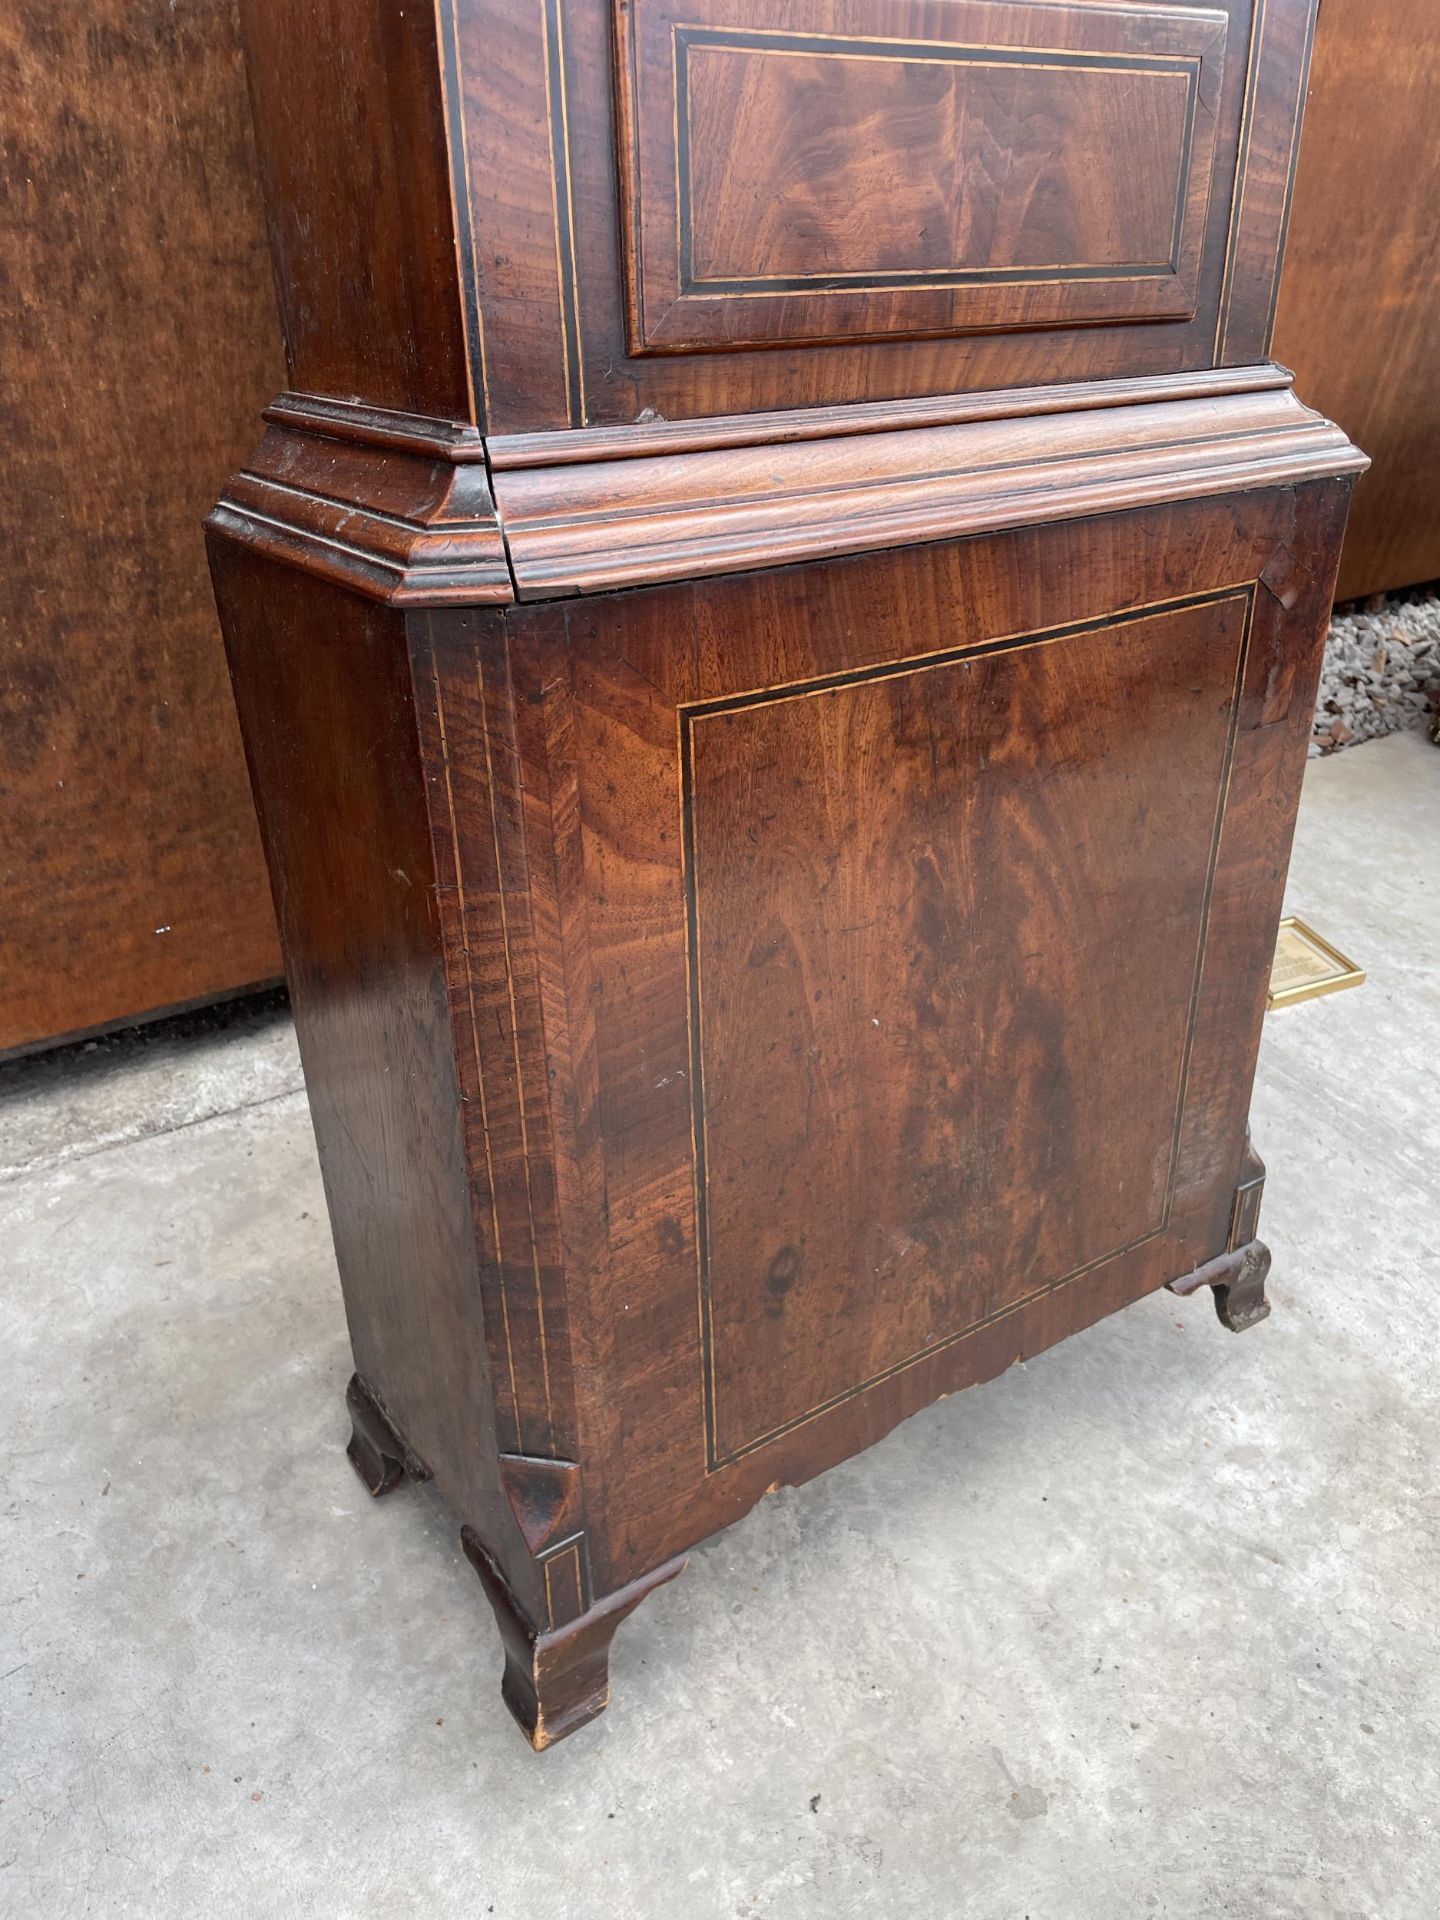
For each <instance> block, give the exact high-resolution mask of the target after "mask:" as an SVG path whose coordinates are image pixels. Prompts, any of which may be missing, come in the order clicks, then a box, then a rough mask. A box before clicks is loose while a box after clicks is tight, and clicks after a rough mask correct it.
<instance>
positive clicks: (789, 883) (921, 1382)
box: [210, 0, 1364, 1746]
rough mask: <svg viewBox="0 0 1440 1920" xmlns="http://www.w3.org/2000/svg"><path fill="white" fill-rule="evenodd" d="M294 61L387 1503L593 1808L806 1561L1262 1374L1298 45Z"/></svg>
mask: <svg viewBox="0 0 1440 1920" xmlns="http://www.w3.org/2000/svg"><path fill="white" fill-rule="evenodd" d="M242 13H243V16H244V21H245V28H246V34H247V39H248V51H249V63H250V78H251V86H252V92H253V98H254V108H255V118H256V126H257V131H258V136H259V147H260V154H261V161H262V168H263V172H264V180H265V188H266V195H267V200H268V210H269V223H270V234H271V241H272V246H273V252H274V260H275V274H276V283H277V287H278V292H279V301H280V308H281V315H282V320H283V325H284V333H285V341H286V347H287V352H288V356H289V375H290V380H291V387H292V390H291V391H289V392H287V393H285V394H283V395H282V396H281V397H280V398H279V399H278V400H276V402H275V403H274V405H273V406H272V407H271V408H270V409H269V410H268V413H267V415H266V419H267V421H268V431H267V432H266V434H265V437H264V440H263V442H262V444H261V446H260V448H259V450H258V452H257V453H256V455H255V457H254V459H253V460H252V462H251V464H250V465H249V466H248V467H247V468H246V469H245V470H244V471H243V472H241V473H239V474H237V475H236V476H235V477H234V479H233V480H232V481H231V483H230V484H229V486H228V488H227V489H226V492H225V494H224V497H223V499H222V501H221V503H220V505H219V506H218V507H217V508H216V510H215V513H214V515H213V517H212V519H211V522H210V540H211V553H212V566H213V572H214V577H215V583H216V589H217V593H218V597H219V602H220V607H221V610H222V617H223V621H224V626H225V632H226V637H227V643H228V647H229V654H230V660H231V667H232V674H233V678H234V684H235V692H236V697H237V701H238V704H239V709H240V714H241V718H242V723H243V727H244V733H245V738H246V742H247V749H248V753H249V758H250V764H251V772H252V777H253V781H254V786H255V792H256V797H257V801H258V804H259V810H260V816H261V822H262V827H263V832H264V837H265V842H266V846H267V851H268V858H269V863H270V869H271V876H272V880H273V885H274V892H275V899H276V903H277V907H278V911H279V919H280V926H281V930H282V935H283V940H284V945H285V951H286V956H287V964H288V969H289V977H290V983H291V988H292V993H293V998H294V1005H295V1015H296V1020H297V1024H298V1027H299V1032H300V1040H301V1047H302V1052H303V1056H304V1063H305V1070H306V1077H307V1081H308V1085H309V1091H310V1099H311V1104H312V1107H313V1112H314V1120H315V1129H316V1134H317V1137H318V1140H319V1146H320V1154H321V1162H322V1166H323V1170H324V1176H325V1182H326V1189H327V1194H328V1199H329V1204H330V1210H331V1215H332V1220H333V1226H334V1235H335V1245H336V1250H337V1253H338V1256H339V1263H340V1271H341V1277H342V1281H343V1285H344V1292H345V1302H346V1309H347V1313H348V1316H349V1323H350V1331H351V1336H352V1341H353V1346H354V1354H355V1379H354V1381H353V1383H352V1385H351V1388H350V1410H351V1414H352V1418H353V1439H352V1442H351V1458H352V1460H353V1461H354V1464H355V1465H356V1467H357V1468H358V1470H359V1471H360V1473H361V1475H362V1477H363V1478H364V1479H365V1480H366V1482H367V1484H368V1485H369V1486H370V1488H371V1489H372V1491H374V1492H377V1493H379V1492H384V1491H386V1490H388V1489H389V1488H391V1487H393V1486H394V1485H396V1484H397V1483H398V1482H399V1481H400V1480H402V1479H403V1478H404V1477H406V1476H407V1475H408V1476H412V1477H417V1476H433V1477H434V1479H435V1480H436V1482H437V1483H438V1485H439V1487H440V1489H441V1490H442V1491H443V1493H444V1494H445V1496H446V1497H447V1499H448V1501H449V1503H450V1504H451V1505H452V1507H453V1509H454V1511H455V1515H456V1519H457V1523H458V1525H459V1527H460V1528H461V1531H462V1537H463V1540H464V1543H465V1547H466V1551H467V1552H468V1554H469V1556H470V1558H471V1559H472V1560H473V1562H474V1564H475V1567H476V1569H477V1571H478V1573H479V1576H480V1579H481V1581H482V1582H483V1584H484V1588H485V1591H486V1593H487V1595H488V1597H489V1599H490V1601H491V1602H492V1604H493V1606H494V1609H495V1612H496V1615H497V1618H498V1620H499V1624H500V1628H501V1633H502V1636H503V1639H504V1645H505V1670H504V1672H505V1677H504V1693H505V1697H506V1700H507V1701H508V1703H509V1705H510V1707H511V1709H512V1710H513V1711H514V1713H515V1715H516V1716H517V1718H518V1719H519V1720H520V1722H521V1724H522V1726H523V1727H524V1728H525V1730H526V1731H527V1733H528V1734H529V1735H530V1737H531V1739H532V1740H533V1742H534V1743H535V1744H536V1745H537V1746H543V1745H546V1744H548V1743H549V1742H551V1741H553V1740H555V1739H558V1738H559V1737H560V1736H561V1735H563V1734H566V1733H568V1732H570V1731H571V1730H572V1729H573V1728H575V1727H577V1726H579V1725H581V1724H583V1723H584V1722H585V1721H586V1720H588V1719H591V1718H593V1717H594V1715H595V1714H597V1713H598V1712H599V1711H600V1710H601V1708H602V1707H603V1706H604V1705H605V1702H606V1699H607V1696H608V1679H607V1663H608V1653H609V1645H610V1640H611V1636H612V1635H613V1633H614V1631H615V1628H616V1626H617V1624H618V1623H619V1622H620V1621H621V1620H622V1619H623V1618H624V1616H625V1615H626V1614H627V1613H628V1612H629V1611H630V1610H631V1609H632V1608H633V1607H634V1606H635V1605H636V1604H637V1603H638V1602H639V1601H640V1600H641V1599H642V1598H643V1597H644V1595H645V1594H646V1593H647V1592H649V1591H650V1590H651V1589H653V1588H654V1587H655V1586H657V1585H658V1584H659V1583H660V1582H662V1581H664V1580H666V1579H668V1578H670V1577H671V1576H672V1575H673V1574H674V1573H676V1572H677V1571H678V1570H679V1567H680V1565H681V1564H682V1556H683V1555H684V1553H685V1551H686V1550H687V1548H689V1547H690V1546H691V1545H693V1544H694V1543H695V1542H696V1541H697V1540H700V1539H702V1538H704V1537H705V1536H707V1535H709V1534H711V1533H713V1532H714V1531H715V1530H716V1529H717V1528H720V1527H723V1526H725V1525H726V1524H727V1523H728V1522H730V1521H732V1520H734V1519H736V1518H737V1517H738V1516H740V1515H741V1514H743V1513H744V1512H745V1511H746V1510H747V1509H748V1508H749V1507H750V1506H751V1505H752V1504H753V1503H754V1502H755V1501H756V1500H757V1499H758V1498H759V1497H760V1495H761V1494H762V1493H763V1492H764V1491H765V1490H766V1489H767V1488H770V1487H773V1486H775V1485H776V1484H780V1483H788V1482H794V1481H800V1480H803V1479H805V1478H807V1477H808V1476H810V1475H813V1474H815V1473H817V1472H819V1471H820V1470H822V1469H823V1468H825V1467H827V1466H830V1465H832V1464H834V1463H835V1462H836V1461H839V1460H841V1459H843V1458H844V1457H845V1456H847V1455H849V1454H851V1453H854V1452H856V1451H857V1450H859V1449H861V1448H863V1447H865V1446H867V1445H869V1444H870V1443H872V1442H873V1441H874V1440H876V1439H877V1438H878V1437H879V1436H881V1435H882V1434H884V1433H885V1432H886V1431H887V1430H889V1429H890V1428H891V1427H893V1426H894V1425H895V1423H896V1422H897V1421H899V1420H902V1419H903V1418H904V1417H905V1416H906V1415H907V1414H910V1413H912V1412H914V1411H915V1410H916V1409H917V1408H919V1407H922V1406H924V1405H925V1404H926V1403H927V1402H929V1401H931V1400H933V1399H934V1398H935V1397H936V1396H937V1395H939V1394H942V1393H947V1392H951V1391H953V1390H954V1389H956V1388H958V1387H962V1386H964V1385H966V1384H968V1383H970V1382H973V1381H976V1380H981V1379H985V1378H987V1377H989V1376H991V1375H994V1374H996V1373H998V1372H999V1371H1000V1370H1002V1369H1003V1368H1005V1367H1007V1366H1009V1365H1010V1364H1011V1363H1012V1362H1014V1361H1015V1360H1017V1359H1019V1358H1021V1357H1023V1356H1027V1355H1031V1354H1034V1353H1036V1352H1038V1351H1039V1350H1041V1349H1042V1348H1044V1347H1046V1346H1049V1345H1050V1344H1051V1343H1053V1342H1054V1341H1057V1340H1059V1339H1061V1338H1063V1337H1064V1336H1065V1335H1067V1334H1069V1333H1071V1332H1073V1331H1074V1330H1076V1329H1077V1328H1080V1327H1083V1326H1086V1325H1088V1324H1089V1323H1091V1322H1092V1321H1094V1320H1096V1319H1097V1318H1099V1317H1100V1316H1102V1315H1104V1314H1108V1313H1110V1312H1112V1311H1114V1310H1115V1309H1117V1308H1119V1307H1122V1306H1124V1305H1125V1304H1126V1303H1127V1302H1130V1301H1133V1300H1135V1299H1137V1298H1138V1297H1139V1296H1141V1295H1142V1294H1146V1293H1148V1292H1150V1291H1152V1290H1153V1289H1155V1288H1158V1287H1161V1286H1164V1285H1171V1286H1175V1287H1178V1288H1180V1289H1182V1290H1188V1289H1193V1288H1197V1287H1202V1286H1209V1287H1212V1288H1213V1289H1214V1291H1215V1298H1216V1301H1217V1304H1218V1306H1219V1309H1220V1316H1221V1318H1222V1320H1224V1321H1225V1322H1226V1324H1228V1325H1230V1326H1232V1327H1235V1328H1240V1327H1244V1326H1247V1325H1249V1324H1251V1323H1252V1322H1253V1321H1255V1320H1257V1319H1259V1318H1261V1317H1262V1316H1263V1315H1264V1313H1265V1311H1266V1307H1265V1301H1264V1278H1265V1270H1266V1267H1267V1266H1268V1255H1267V1254H1266V1252H1265V1250H1264V1249H1263V1247H1262V1246H1261V1245H1260V1243H1259V1241H1258V1239H1257V1213H1258V1207H1259V1199H1260V1189H1261V1184H1262V1180H1263V1171H1262V1169H1261V1166H1260V1162H1259V1161H1258V1160H1257V1159H1256V1157H1255V1155H1254V1153H1253V1152H1252V1150H1251V1148H1250V1145H1249V1139H1248V1133H1247V1126H1246V1114H1247V1105H1248V1099H1249V1092H1250V1083H1251V1077H1252V1074H1253V1070H1254V1063H1255V1055H1256V1047H1257V1043H1258V1037H1259V1030H1260V1021H1261V1014H1262V1010H1263V1007H1264V1002H1265V986H1266V979H1267V974H1268V967H1269V960H1270V953H1271V948H1272V944H1273V939H1274V935H1275V929H1276V923H1277V920H1278V917H1279V913H1280V905H1281V890H1282V885H1283V880H1284V873H1285V867H1286V862H1287V859H1288V853H1289V843H1290V836H1291V829H1292V825H1293V821H1294V814H1295V808H1296V803H1297V798H1298V793H1299V784H1300V776H1301V770H1302V767H1303V764H1304V760H1305V748H1306V740H1307V737H1308V733H1309V725H1310V713H1311V707H1312V702H1313V698H1314V691H1315V685H1316V679H1317V674H1318V668H1319V658H1320V650H1321V645H1322V638H1323V633H1324V628H1325V622H1326V615H1327V612H1328V609H1329V604H1330V598H1331V592H1332V587H1333V579H1334V571H1335V566H1336V560H1337V555H1338V552H1339V547H1340V539H1341V533H1342V528H1343V523H1344V518H1345V511H1346V504H1347V500H1348V496H1349V490H1350V486H1351V484H1352V480H1353V477H1354V475H1355V474H1356V473H1357V472H1358V471H1360V470H1361V468H1362V467H1363V465H1364V462H1363V458H1362V457H1361V456H1360V455H1359V454H1358V453H1357V452H1356V450H1355V449H1354V448H1353V447H1352V446H1351V445H1350V444H1349V442H1348V441H1347V440H1346V438H1345V436H1344V434H1343V433H1342V432H1340V431H1339V430H1338V429H1337V428H1335V427H1333V426H1332V425H1330V424H1329V423H1328V422H1327V421H1325V420H1323V419H1321V418H1319V417H1318V416H1317V415H1316V414H1314V413H1312V412H1311V411H1309V410H1308V409H1307V408H1306V407H1304V406H1303V405H1302V404H1301V403H1300V402H1299V401H1298V400H1297V399H1296V398H1295V396H1294V395H1293V394H1292V392H1291V390H1290V383H1289V378H1288V376H1287V375H1286V374H1285V372H1284V371H1283V370H1282V369H1280V368H1278V367H1276V366H1273V365H1272V364H1270V362H1269V360H1268V357H1267V356H1268V350H1269V339H1270V328H1271V320H1272V315H1273V312H1274V307H1275V296H1276V286H1277V281H1278V276H1279V269H1280V256H1281V251H1282V245H1283V237H1284V229H1285V220H1286V209H1287V202H1288V196H1289V191H1290V180H1291V175H1292V170H1293V167H1294V161H1295V153H1296V144H1297V140H1298V137H1299V120H1300V107H1301V101H1302V97H1303V91H1304V84H1305V72H1306V63H1307V57H1308V42H1309V36H1310V33H1311V30H1312V26H1313V13H1314V6H1313V4H1312V0H1207V4H1195V3H1192V0H1171V4H1166V5H1151V4H1148V0H439V3H438V5H429V4H416V5H405V6H399V5H394V4H391V0H244V5H243V7H242Z"/></svg>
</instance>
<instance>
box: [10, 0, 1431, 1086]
mask: <svg viewBox="0 0 1440 1920" xmlns="http://www.w3.org/2000/svg"><path fill="white" fill-rule="evenodd" d="M0 93H3V107H4V125H5V131H6V143H5V147H4V156H5V157H4V163H3V165H4V173H5V187H6V192H5V196H4V212H3V213H0V257H3V264H4V274H3V277H0V390H3V399H4V427H5V445H6V457H7V480H8V485H7V490H6V491H7V512H6V515H5V523H4V531H3V533H0V566H3V574H0V580H3V585H0V788H3V800H0V805H3V833H0V1051H5V1050H8V1049H14V1048H20V1047H26V1046H30V1045H34V1044H37V1043H40V1042H43V1041H45V1040H47V1039H53V1038H59V1037H64V1036H67V1035H71V1034H75V1033H79V1032H84V1031H87V1030H89V1029H92V1028H96V1027H100V1026H104V1025H108V1024H111V1023H114V1022H117V1021H122V1020H125V1019H127V1018H135V1017H139V1016H141V1015H144V1014H148V1013H152V1012H156V1011H159V1010H162V1009H165V1008H170V1007H174V1006H177V1005H183V1004H185V1003H187V1002H192V1001H200V1000H205V999H209V998H214V997H218V996H220V995H222V994H225V993H230V992H234V991H237V990H239V989H242V988H244V987H246V986H249V985H252V984H257V983H259V982H261V981H265V980H268V979H271V978H273V977H274V976H275V975H277V974H278V972H279V966H280V958H279V951H278V948H277V945H276V939H275V932H274V926H273V921H272V917H271V912H270V904H269V898H268V894H267V890H266V886H265V879H264V873H263V867H262V863H261V859H260V852H259V845H258V841H257V838H256V833H255V827H254V820H253V815H252V812H251V807H250V799H249V792H248V787H247V784H246V780H245V772H244V766H243V762H242V758H241V753H240V747H239V739H238V734H237V731H236V727H235V721H234V716H233V713H232V709H231V704H230V694H229V687H228V683H227V680H226V675H225V669H224V663H223V657H222V654H221V649H220V642H219V635H218V630H217V627H216V623H215V616H214V610H213V605H212V602H211V597H210V587H209V581H208V578H207V576H206V572H205V564H204V555H203V549H202V544H201V539H200V533H199V523H200V520H201V518H202V516H203V514H204V513H205V511H206V509H207V507H208V506H209V505H210V503H211V501H212V499H213V497H214V495H215V493H216V492H217V490H218V488H219V485H220V482H221V480H222V479H223V478H224V476H225V474H226V473H227V472H228V471H229V470H230V469H231V468H233V467H234V466H236V465H237V464H239V463H240V461H241V460H242V459H243V458H244V457H245V455H246V454H247V453H248V451H249V449H250V448H251V446H252V445H253V443H254V441H255V439H256V438H257V431H258V425H259V412H260V408H261V407H262V406H263V405H264V404H265V402H266V401H267V400H268V399H269V398H270V397H271V395H272V394H273V393H275V392H276V391H277V390H278V389H279V388H280V387H281V386H282V385H283V384H284V369H283V363H282V359H281V353H280V345H279V329H278V325H277V322H276V317H275V307H274V296H273V292H272V287H271V280H270V272H269V266H268V262H267V259H266V254H265V244H264V233H263V222H262V217H261V210H260V204H259V191H258V187H257V185H256V174H255V160H254V154H253V149H252V143H251V137H250V120H249V105H248V100H247V96H246V89H245V81H244V71H243V63H242V61H241V57H240V51H239V42H238V32H237V28H236V21H235V10H234V0H178V4H173V5H172V4H171V0H91V3H90V4H88V5H86V6H85V7H83V8H81V7H79V6H66V7H60V8H57V7H55V6H54V5H53V4H51V3H50V0H12V4H11V5H10V6H8V7H7V8H5V9H4V11H3V14H0ZM1437 176H1440V9H1437V8H1436V7H1435V6H1434V4H1433V0H1327V4H1326V5H1325V6H1324V8H1323V9H1322V13H1321V19H1320V27H1319V33H1318V37H1317V42H1316V51H1315V61H1314V68H1313V73H1312V85H1311V97H1310V104H1309V109H1308V119H1307V126H1306V138H1305V143H1304V148H1303V152H1302V157H1301V165H1300V174H1299V180H1298V184H1297V188H1296V193H1295V200H1294V208H1293V215H1292V221H1291V230H1290V251H1289V260H1288V265H1287V270H1286V276H1285V281H1284V285H1283V289H1282V295H1281V300H1280V310H1279V322H1278V329H1277V335H1276V344H1275V352H1276V357H1277V358H1279V359H1281V360H1283V361H1284V362H1285V363H1286V364H1288V365H1290V366H1293V367H1294V368H1295V369H1296V372H1297V375H1298V382H1297V384H1298V387H1299V390H1300V392H1301V393H1302V394H1303V395H1304V397H1305V398H1306V399H1307V400H1308V401H1310V402H1311V403H1312V404H1314V405H1316V406H1318V407H1320V408H1321V409H1322V410H1323V411H1325V412H1326V413H1328V414H1330V415H1331V417H1333V418H1334V419H1336V420H1338V421H1339V422H1340V423H1341V425H1342V426H1344V427H1345V428H1346V429H1347V430H1348V431H1349V432H1350V433H1351V434H1352V435H1353V436H1354V437H1355V438H1356V439H1357V440H1358V441H1359V442H1360V444H1361V445H1362V446H1364V447H1365V449H1366V450H1367V452H1369V453H1370V454H1371V455H1372V456H1373V457H1374V461H1375V466H1374V470H1373V471H1372V472H1371V474H1369V475H1368V476H1367V477H1366V478H1365V479H1364V480H1363V481H1362V482H1361V484H1360V487H1359V489H1358V491H1357V494H1356V499H1355V508H1354V513H1353V515H1352V520H1351V532H1350V537H1349V540H1348V542H1347V545H1346V550H1345V558H1344V562H1343V565H1342V570H1341V579H1340V592H1341V596H1342V597H1350V596H1353V595H1357V594H1361V593H1369V592H1372V591H1375V590H1377V589H1379V588H1382V587H1387V586H1396V585H1401V584H1404V583H1407V582H1410V581H1415V580H1423V579H1429V578H1433V577H1435V576H1437V575H1440V484H1437V481H1440V473H1437V466H1440V455H1437V447H1440V382H1437V380H1436V378H1435V366H1434V359H1435V350H1436V344H1437V341H1440V275H1437V265H1440V262H1437V248H1440V224H1437V221H1436V219H1435V214H1434V205H1435V191H1436V183H1437ZM162 929H163V931H161V930H162Z"/></svg>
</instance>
